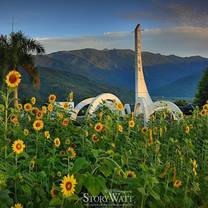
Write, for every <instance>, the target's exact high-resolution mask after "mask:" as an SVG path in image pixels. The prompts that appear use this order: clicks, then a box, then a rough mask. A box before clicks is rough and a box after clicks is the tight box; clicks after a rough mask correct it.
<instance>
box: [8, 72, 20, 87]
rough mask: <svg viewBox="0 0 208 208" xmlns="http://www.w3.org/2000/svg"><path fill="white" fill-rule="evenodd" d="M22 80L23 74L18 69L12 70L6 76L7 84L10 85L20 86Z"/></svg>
mask: <svg viewBox="0 0 208 208" xmlns="http://www.w3.org/2000/svg"><path fill="white" fill-rule="evenodd" d="M20 82H21V75H20V73H19V72H18V71H16V70H12V71H10V72H9V73H8V74H7V76H6V84H7V86H8V87H11V88H15V87H18V85H19V83H20Z"/></svg>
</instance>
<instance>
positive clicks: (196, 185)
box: [0, 89, 208, 208]
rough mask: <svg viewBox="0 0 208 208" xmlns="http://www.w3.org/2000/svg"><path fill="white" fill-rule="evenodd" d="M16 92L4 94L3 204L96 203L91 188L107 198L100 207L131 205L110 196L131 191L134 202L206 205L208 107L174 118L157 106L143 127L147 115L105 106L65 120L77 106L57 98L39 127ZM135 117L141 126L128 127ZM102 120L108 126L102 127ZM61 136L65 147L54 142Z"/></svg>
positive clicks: (0, 110) (32, 207)
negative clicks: (67, 190)
mask: <svg viewBox="0 0 208 208" xmlns="http://www.w3.org/2000/svg"><path fill="white" fill-rule="evenodd" d="M12 92H13V91H12V90H10V89H9V90H8V91H7V92H6V93H4V92H2V93H1V94H2V104H1V107H0V120H1V122H0V146H1V149H0V156H1V157H0V201H1V207H11V206H13V205H14V204H15V203H18V202H19V203H21V204H22V205H24V207H29V208H37V207H51V208H52V207H53V208H56V207H61V208H67V207H87V206H91V205H92V204H93V203H92V202H93V201H91V202H90V201H83V196H84V194H87V196H89V197H91V199H92V200H93V199H94V200H95V199H98V198H99V197H106V199H107V201H106V202H99V205H100V206H101V205H103V206H104V205H106V204H107V205H106V206H108V207H113V206H114V205H115V206H117V207H118V205H119V206H120V207H122V206H124V207H125V206H126V203H125V202H124V201H122V200H121V201H120V202H118V201H113V204H112V198H111V197H113V196H114V197H119V196H124V195H125V196H128V197H129V196H130V197H132V201H131V203H130V204H131V205H132V206H133V207H142V208H144V207H145V208H146V207H147V208H152V207H175V208H177V207H180V208H181V207H184V208H185V207H188V208H191V207H200V206H201V207H203V206H205V207H206V205H207V203H208V199H207V190H208V185H207V184H208V183H207V177H208V175H207V169H208V163H207V161H208V139H207V134H208V129H207V126H208V113H207V109H208V108H207V107H208V106H204V112H205V113H204V114H202V113H201V112H199V111H198V109H197V110H196V111H195V112H194V113H193V115H192V116H189V117H185V118H184V119H182V120H179V121H172V122H170V121H169V119H167V118H168V112H163V111H162V112H158V114H157V115H154V116H152V118H151V120H150V121H149V123H148V125H147V126H146V127H144V126H143V122H142V120H141V119H138V118H134V117H132V115H125V116H122V115H121V113H120V111H111V110H109V109H108V108H107V107H106V106H105V105H102V106H101V107H100V108H99V109H98V110H97V112H96V114H95V116H93V117H86V118H85V120H84V121H83V122H82V123H81V124H79V125H76V123H74V122H73V121H71V120H69V123H68V124H67V125H63V120H64V119H69V117H70V114H71V110H70V109H68V110H65V109H63V108H60V107H57V106H55V105H54V104H53V103H52V106H53V107H54V109H53V111H52V112H49V111H47V112H45V113H44V114H43V117H42V118H41V119H42V121H43V123H44V127H43V129H40V130H39V131H37V130H35V129H34V126H33V123H34V121H35V120H37V115H36V114H35V113H34V112H33V111H32V110H30V111H25V110H24V109H16V108H15V109H14V108H13V107H12V106H11V99H12V97H11V95H12ZM47 104H49V103H47ZM5 106H7V107H5ZM34 108H37V106H36V105H33V109H34ZM38 111H40V112H42V107H38ZM14 115H15V116H16V118H17V120H13V119H12V118H13V117H12V116H14ZM130 120H131V121H132V120H133V121H134V122H135V126H129V121H130ZM98 123H101V124H102V125H103V128H102V130H97V129H96V128H95V126H96V124H98ZM118 125H121V126H122V127H123V129H122V131H118ZM25 129H27V130H28V131H29V134H27V131H25ZM45 131H48V132H49V133H50V138H47V137H46V134H45V133H46V132H45ZM95 135H96V136H97V138H98V140H96V141H95V140H93V139H92V138H93V137H94V136H95ZM55 138H59V139H60V145H55V143H54V139H55ZM17 139H21V140H22V141H24V144H25V146H26V147H25V149H24V150H23V152H22V153H20V154H16V153H15V151H14V149H13V148H12V145H13V144H14V141H16V140H17ZM69 147H70V148H69ZM72 149H73V150H74V153H75V154H74V153H72V152H70V150H72ZM194 161H195V162H196V164H195V165H194ZM67 175H69V176H72V175H73V176H74V178H75V179H76V184H75V185H74V189H75V190H74V192H72V194H71V196H68V197H65V195H64V194H63V190H62V188H61V186H60V184H62V182H63V179H64V177H65V176H67ZM177 181H179V182H180V183H181V184H180V183H179V185H177V183H176V182H177ZM68 187H70V186H68ZM53 189H54V190H55V192H52V190H53ZM51 193H53V194H51ZM112 193H117V195H112ZM96 197H97V198H96ZM113 199H114V198H113ZM114 200H115V199H114ZM128 200H130V198H128ZM99 205H98V206H99Z"/></svg>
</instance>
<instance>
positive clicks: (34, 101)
mask: <svg viewBox="0 0 208 208" xmlns="http://www.w3.org/2000/svg"><path fill="white" fill-rule="evenodd" d="M35 103H36V98H35V97H32V98H31V104H32V105H35Z"/></svg>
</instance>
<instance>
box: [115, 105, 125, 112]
mask: <svg viewBox="0 0 208 208" xmlns="http://www.w3.org/2000/svg"><path fill="white" fill-rule="evenodd" d="M116 109H117V110H120V111H121V110H123V109H124V106H123V104H122V103H116Z"/></svg>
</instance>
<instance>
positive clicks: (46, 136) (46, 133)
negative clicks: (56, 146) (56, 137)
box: [44, 131, 51, 139]
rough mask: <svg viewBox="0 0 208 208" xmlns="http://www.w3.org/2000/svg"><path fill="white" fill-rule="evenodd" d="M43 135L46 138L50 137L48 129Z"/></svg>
mask: <svg viewBox="0 0 208 208" xmlns="http://www.w3.org/2000/svg"><path fill="white" fill-rule="evenodd" d="M44 137H45V138H46V139H50V137H51V135H50V133H49V131H44Z"/></svg>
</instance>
